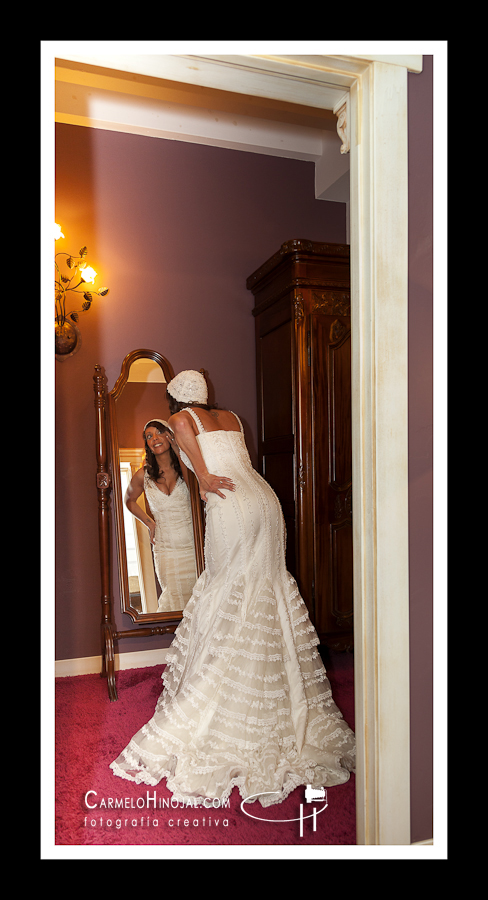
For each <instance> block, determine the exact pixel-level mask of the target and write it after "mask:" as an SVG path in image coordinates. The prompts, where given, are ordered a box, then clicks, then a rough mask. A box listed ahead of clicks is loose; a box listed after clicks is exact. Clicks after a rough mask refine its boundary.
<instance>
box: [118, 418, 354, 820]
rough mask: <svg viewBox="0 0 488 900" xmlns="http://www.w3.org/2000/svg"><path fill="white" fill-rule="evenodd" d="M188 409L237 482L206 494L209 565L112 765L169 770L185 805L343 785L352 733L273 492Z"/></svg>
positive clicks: (277, 798) (153, 780) (158, 772)
mask: <svg viewBox="0 0 488 900" xmlns="http://www.w3.org/2000/svg"><path fill="white" fill-rule="evenodd" d="M189 412H191V414H192V415H193V418H194V419H195V421H196V422H197V425H198V428H199V434H198V437H197V440H198V443H199V446H200V449H201V452H202V455H203V458H204V461H205V465H206V466H207V469H208V471H209V472H210V473H212V474H214V475H222V476H226V477H230V478H232V479H233V481H234V482H235V487H236V489H235V491H225V494H226V497H225V499H222V498H220V497H218V496H217V494H215V493H209V494H208V502H207V504H206V526H205V570H204V572H203V573H202V574H201V576H200V578H199V579H198V581H197V583H196V585H195V588H194V591H193V595H192V597H191V599H190V601H189V602H188V604H187V605H186V608H185V610H184V613H183V619H182V621H181V623H180V625H179V626H178V628H177V630H176V632H175V636H174V639H173V642H172V645H171V648H170V651H169V654H168V664H167V666H166V668H165V670H164V673H163V676H162V678H163V685H164V688H163V692H162V694H161V696H160V698H159V700H158V702H157V705H156V709H155V712H154V715H153V717H152V719H151V720H150V721H149V722H148V723H147V725H144V727H143V728H142V729H141V730H140V731H139V732H138V733H137V734H136V735H135V736H134V737H133V738H132V740H131V741H130V743H129V744H128V746H127V747H126V748H125V750H123V752H122V753H121V754H120V756H119V757H118V759H117V760H116V761H115V762H113V763H111V768H112V769H113V771H114V773H115V774H116V775H119V776H121V777H122V778H126V779H129V780H131V781H135V782H137V783H143V784H149V785H156V784H158V782H159V781H160V780H161V779H162V778H166V782H167V786H168V788H169V790H170V791H171V792H172V794H173V796H174V798H175V799H176V800H178V801H180V802H186V803H190V802H191V803H199V802H203V801H204V800H205V799H208V798H212V799H213V800H217V799H218V800H220V801H221V802H223V801H225V800H227V798H228V797H229V796H230V794H231V792H232V789H233V788H234V786H237V787H238V789H239V792H240V794H241V796H242V797H243V798H247V797H251V796H255V795H259V794H261V795H262V796H260V797H259V801H260V802H261V804H262V806H268V805H270V804H273V803H280V802H282V801H283V800H284V799H285V798H286V797H287V796H288V795H289V794H290V792H291V791H293V790H294V789H295V788H296V787H298V786H300V785H312V786H313V787H326V786H329V785H334V784H341V783H343V782H345V781H347V780H348V778H349V776H350V772H351V771H354V768H355V738H354V734H353V732H352V731H351V729H350V728H349V726H348V725H347V724H346V723H345V722H344V719H343V717H342V714H341V713H340V711H339V710H338V708H337V706H336V705H335V703H334V701H333V699H332V692H331V688H330V683H329V680H328V678H327V675H326V672H325V669H324V667H323V664H322V661H321V658H320V655H319V653H318V651H317V645H318V643H319V640H318V637H317V634H316V632H315V629H314V627H313V625H312V623H311V622H310V619H309V616H308V612H307V609H306V606H305V604H304V601H303V599H302V598H301V596H300V594H299V591H298V588H297V585H296V582H295V580H294V579H293V577H292V576H291V575H290V573H289V572H287V570H286V566H285V530H284V522H283V515H282V511H281V506H280V503H279V501H278V498H277V497H276V495H275V493H274V492H273V490H272V489H271V487H270V486H269V485H268V484H267V482H266V481H265V480H264V479H263V478H262V477H261V476H260V475H259V474H258V473H257V472H256V471H255V470H254V469H253V468H252V465H251V461H250V458H249V455H248V452H247V449H246V445H245V442H244V436H243V434H242V425H241V432H233V431H211V432H205V431H204V429H203V427H202V425H201V423H200V420H199V419H198V417H197V415H196V414H195V412H194V411H193V410H189ZM182 456H183V461H184V462H186V463H187V464H188V465H189V467H191V465H190V462H189V460H187V459H185V457H184V455H183V454H182ZM271 792H273V793H271Z"/></svg>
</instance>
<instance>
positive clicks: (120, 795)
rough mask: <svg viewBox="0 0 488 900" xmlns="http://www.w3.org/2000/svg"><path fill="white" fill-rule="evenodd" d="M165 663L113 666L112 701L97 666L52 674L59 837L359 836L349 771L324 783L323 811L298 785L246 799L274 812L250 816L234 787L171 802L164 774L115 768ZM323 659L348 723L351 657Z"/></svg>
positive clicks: (94, 840) (280, 839) (270, 840)
mask: <svg viewBox="0 0 488 900" xmlns="http://www.w3.org/2000/svg"><path fill="white" fill-rule="evenodd" d="M163 668H164V667H163V666H154V667H150V668H146V669H128V670H125V671H122V672H119V673H118V674H117V690H118V694H119V699H118V701H116V702H115V703H111V702H110V700H109V698H108V692H107V685H106V682H105V680H104V679H102V678H101V677H100V676H99V675H80V676H76V677H68V678H58V679H56V831H55V833H56V837H55V842H56V844H57V845H80V846H82V845H99V844H104V845H105V844H107V845H110V844H111V845H116V846H121V845H131V846H134V845H159V844H162V845H171V844H173V845H200V846H201V845H209V846H215V845H229V844H230V845H240V846H249V845H260V846H262V845H287V844H293V845H296V846H300V845H304V846H305V845H325V844H333V845H347V844H355V842H356V824H355V791H354V787H355V785H354V775H352V776H351V778H350V780H349V781H348V782H347V783H346V784H344V785H338V786H336V787H332V788H328V789H327V803H328V805H327V808H326V809H325V810H323V811H322V812H320V813H319V810H321V809H323V807H324V801H323V800H322V801H320V800H318V801H317V802H314V803H311V802H307V801H306V799H305V791H304V788H297V790H296V791H294V792H293V793H292V794H291V795H290V796H289V797H288V799H287V800H286V801H285V802H284V803H282V804H278V805H276V806H272V807H267V808H266V809H263V807H262V806H261V805H260V804H258V803H254V804H248V805H247V806H246V808H247V809H248V811H249V812H250V813H251V814H252V815H255V816H262V817H263V818H266V819H267V820H272V821H257V820H255V819H253V818H251V817H250V816H249V815H246V814H245V813H244V812H243V811H242V810H241V808H240V807H241V801H242V798H241V796H240V794H239V792H238V790H237V789H236V788H235V789H234V791H233V793H232V795H231V798H230V801H229V805H228V806H227V807H224V808H209V809H204V808H202V807H200V808H198V809H195V808H193V809H189V808H188V807H185V808H181V807H176V808H175V807H172V806H171V794H170V793H169V791H168V790H167V788H166V782H165V781H164V780H163V781H162V782H161V783H160V784H159V785H158V786H157V787H156V788H148V787H147V786H146V785H135V784H132V783H131V782H129V781H123V780H122V779H120V778H117V777H116V776H115V775H113V773H112V770H111V769H110V768H109V764H110V763H111V762H112V760H114V759H115V757H116V756H117V755H118V754H119V753H120V751H121V750H122V749H123V747H125V745H126V744H127V743H128V741H129V740H130V738H131V737H132V735H133V734H135V732H136V731H137V730H138V729H139V728H140V727H141V726H142V725H143V724H144V723H145V722H147V721H148V720H149V719H150V718H151V716H152V714H153V712H154V707H155V705H156V701H157V698H158V696H159V694H160V692H161V688H162V683H161V673H162V671H163ZM326 668H327V672H328V676H329V679H330V682H331V685H332V690H333V693H334V699H335V701H336V703H337V705H338V706H339V708H340V710H341V711H342V713H343V715H344V718H345V720H346V721H347V722H348V724H349V725H350V726H351V728H354V680H353V657H352V655H350V654H337V655H336V654H334V656H333V659H327V660H326ZM300 805H302V806H303V816H310V815H311V814H312V810H313V808H314V807H315V809H316V811H317V815H316V830H315V832H314V830H313V818H308V819H304V820H303V821H302V823H300ZM279 819H287V820H295V821H286V822H279V821H277V820H279ZM300 828H301V829H302V832H303V834H302V836H301V835H300Z"/></svg>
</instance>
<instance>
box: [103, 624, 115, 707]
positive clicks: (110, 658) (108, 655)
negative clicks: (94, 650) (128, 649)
mask: <svg viewBox="0 0 488 900" xmlns="http://www.w3.org/2000/svg"><path fill="white" fill-rule="evenodd" d="M100 674H101V676H102V677H104V678H106V679H107V687H108V696H109V698H110V700H118V699H119V698H118V695H117V687H116V684H115V651H114V641H113V634H112V626H111V625H109V624H104V625H102V671H101V673H100Z"/></svg>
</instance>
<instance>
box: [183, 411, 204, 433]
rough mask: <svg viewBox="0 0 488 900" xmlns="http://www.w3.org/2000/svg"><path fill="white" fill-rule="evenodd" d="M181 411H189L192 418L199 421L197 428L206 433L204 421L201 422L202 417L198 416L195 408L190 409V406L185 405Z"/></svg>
mask: <svg viewBox="0 0 488 900" xmlns="http://www.w3.org/2000/svg"><path fill="white" fill-rule="evenodd" d="M181 412H189V413H190V415H191V417H192V418H193V419H194V420H195V422H196V423H197V428H198V431H199V432H200V434H203V433H204V431H205V428H204V427H203V425H202V423H201V422H200V419H199V418H198V416H197V414H196V412H195V410H194V409H190V407H189V406H185V408H184V409H182V410H181Z"/></svg>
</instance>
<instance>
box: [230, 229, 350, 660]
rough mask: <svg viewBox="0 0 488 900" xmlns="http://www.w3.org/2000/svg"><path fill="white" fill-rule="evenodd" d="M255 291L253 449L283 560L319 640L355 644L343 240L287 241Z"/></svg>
mask: <svg viewBox="0 0 488 900" xmlns="http://www.w3.org/2000/svg"><path fill="white" fill-rule="evenodd" d="M247 287H248V289H249V290H250V291H252V293H253V295H254V298H255V306H254V309H253V314H254V316H255V326H256V365H257V391H258V397H257V401H258V453H259V466H260V470H261V472H262V474H263V476H264V477H265V478H266V480H267V481H268V482H269V484H270V485H271V486H272V488H273V489H274V490H275V492H276V494H277V495H278V497H279V499H280V501H281V505H282V508H283V514H284V517H285V524H286V529H287V567H288V570H289V571H290V572H291V574H292V575H294V577H295V578H296V580H297V582H298V586H299V588H300V592H301V594H302V597H303V599H304V601H305V603H306V605H307V608H308V610H309V613H310V617H311V619H312V621H313V623H314V625H315V628H316V630H317V632H318V635H319V637H320V640H321V643H322V644H324V645H325V646H328V647H330V648H332V649H337V650H350V649H352V647H353V577H352V508H351V467H352V459H351V456H352V454H351V318H350V317H351V310H350V267H349V247H348V246H347V245H344V244H322V243H316V242H312V241H307V240H291V241H287V242H286V243H285V244H283V245H282V246H281V248H280V249H279V250H278V252H277V253H275V254H274V256H272V257H271V258H270V259H268V260H267V261H266V262H265V263H264V264H263V265H262V266H261V267H260V268H259V269H258V270H257V271H256V272H254V273H253V274H252V275H250V276H249V278H248V279H247Z"/></svg>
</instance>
